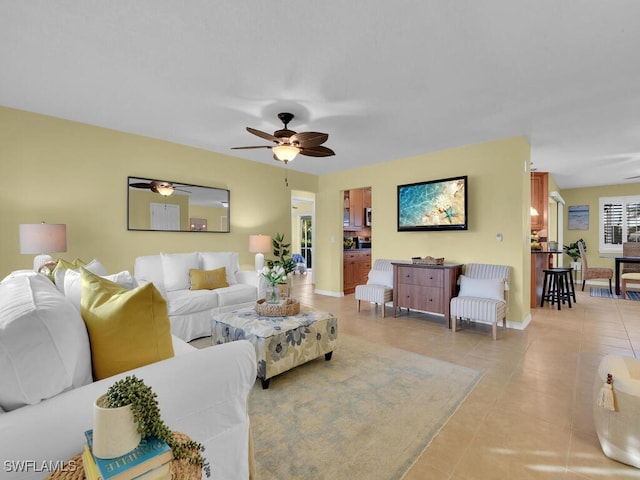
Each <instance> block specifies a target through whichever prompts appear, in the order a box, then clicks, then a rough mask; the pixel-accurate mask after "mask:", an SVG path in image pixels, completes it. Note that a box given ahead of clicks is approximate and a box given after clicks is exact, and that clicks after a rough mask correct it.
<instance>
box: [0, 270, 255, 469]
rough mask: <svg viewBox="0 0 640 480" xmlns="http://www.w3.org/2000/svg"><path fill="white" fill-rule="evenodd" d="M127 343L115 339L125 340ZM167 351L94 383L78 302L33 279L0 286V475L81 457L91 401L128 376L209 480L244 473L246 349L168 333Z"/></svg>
mask: <svg viewBox="0 0 640 480" xmlns="http://www.w3.org/2000/svg"><path fill="white" fill-rule="evenodd" d="M126 341H128V339H124V338H123V342H126ZM173 349H174V352H175V356H173V357H171V358H168V359H166V360H162V361H159V362H155V363H152V364H149V365H146V366H143V367H139V368H135V369H133V370H130V371H127V372H125V373H122V374H118V375H115V376H112V377H108V378H105V379H103V380H99V381H96V382H94V381H93V377H92V365H91V354H90V341H89V337H88V335H87V331H86V328H85V325H84V322H83V319H82V317H81V314H80V312H79V311H78V309H77V307H76V306H74V305H73V302H72V301H71V300H70V299H68V298H67V297H65V296H64V295H63V294H62V293H60V292H59V291H58V290H57V289H56V288H55V286H54V285H53V284H52V283H51V281H50V280H48V279H47V278H45V277H43V276H41V275H36V274H33V272H32V274H31V275H24V274H22V275H10V276H8V277H7V278H5V279H4V280H3V281H2V282H1V283H0V479H9V480H13V479H35V478H44V477H45V476H47V474H48V473H49V471H50V470H51V469H52V468H55V467H56V466H60V465H61V464H62V462H63V461H66V460H68V459H71V458H72V457H73V456H75V455H76V454H78V453H80V452H81V451H82V449H83V445H84V431H85V430H87V429H89V428H92V421H93V402H94V401H95V399H96V398H97V397H98V396H100V395H101V394H103V393H105V392H106V390H107V388H108V387H109V386H111V385H112V384H113V382H114V381H115V380H116V379H118V378H121V377H123V376H126V375H128V374H135V375H136V376H137V377H138V378H141V379H143V380H144V381H145V383H147V384H148V385H150V386H151V387H152V388H153V390H154V391H155V392H156V394H157V396H158V403H159V406H160V409H161V412H162V417H163V419H164V421H165V423H166V424H167V425H168V426H169V427H170V428H171V429H172V430H175V431H179V432H183V433H185V434H187V435H189V436H190V437H191V438H192V439H194V440H196V441H198V442H200V443H202V444H203V445H204V447H205V449H206V450H205V452H204V457H205V458H206V460H207V461H208V463H209V464H210V466H211V478H212V479H219V480H228V479H231V480H235V479H237V480H244V479H247V478H249V472H250V463H251V462H250V448H249V445H250V428H249V417H248V413H247V398H248V395H249V391H250V390H251V387H252V386H253V384H254V382H255V378H256V360H255V351H254V348H253V345H251V343H249V342H248V341H237V342H233V343H229V344H225V345H218V346H214V347H210V348H205V349H201V350H198V349H195V348H193V347H192V346H190V345H188V344H187V343H185V342H183V341H182V340H180V339H179V338H177V337H175V336H174V337H173Z"/></svg>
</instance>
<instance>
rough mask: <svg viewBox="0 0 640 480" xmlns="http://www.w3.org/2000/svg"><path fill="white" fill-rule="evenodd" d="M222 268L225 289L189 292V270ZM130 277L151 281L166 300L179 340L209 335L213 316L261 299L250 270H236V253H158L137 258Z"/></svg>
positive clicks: (257, 280)
mask: <svg viewBox="0 0 640 480" xmlns="http://www.w3.org/2000/svg"><path fill="white" fill-rule="evenodd" d="M221 267H225V270H226V277H227V283H228V284H229V286H228V287H223V288H216V289H214V290H192V289H191V281H190V275H189V272H190V270H192V269H193V270H215V269H218V268H221ZM133 274H134V277H135V279H136V281H137V283H138V284H139V285H143V284H145V283H148V282H152V283H153V284H154V285H155V286H156V288H158V290H160V292H161V293H162V295H163V296H164V297H165V299H166V300H167V308H168V311H169V320H170V321H171V333H172V334H173V335H175V336H177V337H179V338H181V339H182V340H185V341H187V342H188V341H191V340H193V339H195V338H200V337H206V336H210V335H211V319H212V317H213V315H214V314H216V313H223V312H228V311H231V310H235V309H238V308H242V307H247V306H252V305H255V302H256V300H258V299H259V298H263V297H264V282H262V281H261V280H260V278H259V277H258V275H257V273H256V272H255V271H253V270H251V271H244V270H240V265H239V261H238V254H237V253H236V252H191V253H160V254H158V255H146V256H141V257H137V258H136V260H135V264H134V271H133Z"/></svg>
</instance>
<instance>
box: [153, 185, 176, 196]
mask: <svg viewBox="0 0 640 480" xmlns="http://www.w3.org/2000/svg"><path fill="white" fill-rule="evenodd" d="M156 191H157V192H158V193H159V194H160V195H162V196H163V197H168V196H170V195H171V194H172V193H173V186H172V185H158V186H157V187H156Z"/></svg>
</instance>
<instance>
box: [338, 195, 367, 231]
mask: <svg viewBox="0 0 640 480" xmlns="http://www.w3.org/2000/svg"><path fill="white" fill-rule="evenodd" d="M365 208H371V188H356V189H353V190H345V192H344V221H343V227H342V228H343V230H346V231H359V230H362V229H363V228H364V227H365V221H364V209H365Z"/></svg>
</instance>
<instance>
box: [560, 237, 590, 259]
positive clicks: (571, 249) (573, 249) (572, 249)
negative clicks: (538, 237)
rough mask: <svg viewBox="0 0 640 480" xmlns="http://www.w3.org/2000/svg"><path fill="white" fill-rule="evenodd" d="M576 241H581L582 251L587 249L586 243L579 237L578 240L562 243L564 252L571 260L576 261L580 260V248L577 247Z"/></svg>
mask: <svg viewBox="0 0 640 480" xmlns="http://www.w3.org/2000/svg"><path fill="white" fill-rule="evenodd" d="M578 242H582V246H583V247H584V251H585V252H586V251H587V243H586V242H585V241H584V240H583V239H582V238H580V239H579V240H577V241H575V242H573V243H570V244H569V245H563V248H564V253H566V254H567V255H569V256H570V257H571V260H572V261H574V262H577V261H579V260H580V249H579V248H578Z"/></svg>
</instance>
